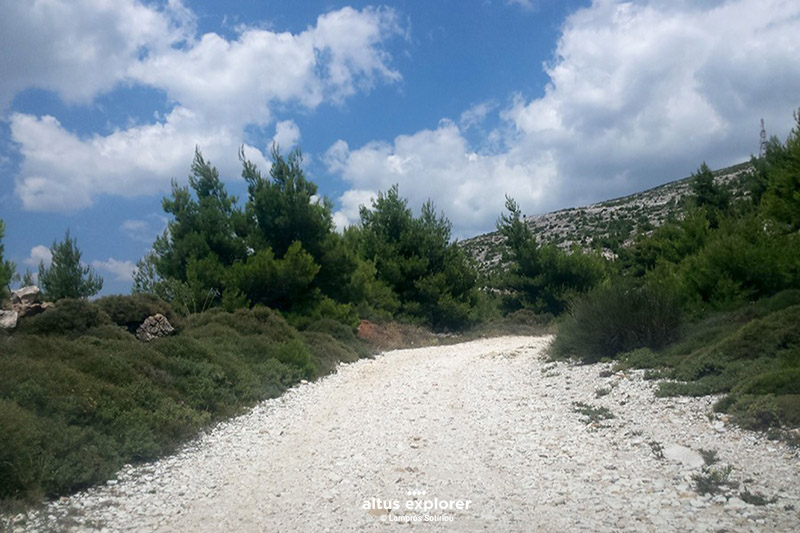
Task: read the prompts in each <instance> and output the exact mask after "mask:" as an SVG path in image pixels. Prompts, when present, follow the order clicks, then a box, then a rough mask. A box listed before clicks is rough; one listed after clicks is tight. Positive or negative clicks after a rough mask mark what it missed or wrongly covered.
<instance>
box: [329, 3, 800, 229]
mask: <svg viewBox="0 0 800 533" xmlns="http://www.w3.org/2000/svg"><path fill="white" fill-rule="evenodd" d="M798 34H800V4H798V3H796V2H782V1H780V0H771V1H761V0H731V1H727V2H724V1H717V2H714V3H711V4H709V3H695V2H674V1H669V0H651V1H643V2H637V3H633V2H621V1H615V0H595V1H594V2H593V3H592V5H591V6H590V7H587V8H585V9H581V10H579V11H577V12H576V13H574V14H573V15H572V16H570V17H569V18H568V19H567V20H566V22H565V24H564V26H563V29H562V34H561V37H560V39H559V41H558V46H557V49H556V52H555V55H554V58H553V60H552V62H551V63H549V64H548V65H545V70H546V72H547V74H548V75H549V77H550V82H549V84H548V85H547V87H546V90H545V94H544V95H543V96H542V97H540V98H535V99H532V100H525V99H523V97H522V96H519V95H516V96H514V97H513V101H512V103H511V104H510V105H509V106H507V108H506V109H504V110H502V111H501V113H500V116H501V118H502V119H503V121H504V122H503V124H502V125H501V127H499V128H497V129H496V130H494V131H492V132H491V133H490V134H489V135H488V136H487V137H488V139H489V142H488V143H487V145H488V146H490V147H491V150H490V151H489V152H488V153H475V151H474V149H473V148H472V147H471V146H470V145H469V143H468V142H467V141H466V139H465V138H464V132H465V131H466V129H468V128H469V127H470V126H471V125H472V124H474V123H475V121H476V120H482V117H485V116H486V115H485V114H484V110H483V109H481V108H480V107H473V108H471V109H469V110H467V111H465V113H464V114H463V115H462V118H461V120H460V126H461V127H460V128H459V127H458V126H456V125H455V124H453V123H450V122H443V123H442V124H440V126H439V127H438V128H436V129H435V130H422V131H419V132H416V133H414V134H411V135H401V136H398V137H397V138H395V139H394V141H393V142H391V143H387V142H370V143H367V144H366V145H364V146H362V147H360V148H357V149H352V148H351V147H349V146H348V145H347V143H345V142H344V141H339V142H337V143H335V144H334V145H332V146H331V148H330V149H329V150H328V153H327V154H326V163H327V164H328V169H329V171H330V172H333V173H337V174H340V175H341V176H342V177H343V178H344V179H345V180H346V181H347V182H349V183H350V184H351V188H352V190H353V191H365V190H368V191H375V190H379V189H380V190H386V189H387V188H388V187H389V186H391V184H392V183H399V185H400V192H401V194H402V195H404V196H406V197H408V198H409V199H410V200H411V204H412V205H413V206H415V207H418V206H419V204H420V203H421V202H422V201H424V200H425V199H426V198H427V197H431V198H432V199H433V200H434V201H435V202H436V203H437V205H438V207H439V208H442V209H444V210H445V212H446V213H447V215H448V216H449V218H450V219H451V220H452V221H453V223H454V226H455V228H456V230H457V231H456V232H457V233H458V234H460V235H462V236H463V235H469V234H471V233H473V232H477V231H487V230H491V229H492V227H493V223H494V221H495V220H496V218H497V216H498V215H499V214H500V212H501V210H502V208H503V206H502V203H503V195H504V194H508V195H510V196H513V197H514V198H516V199H517V200H518V202H519V203H520V204H521V206H522V208H523V210H524V211H525V212H527V213H538V212H543V211H546V210H550V209H554V208H559V207H564V206H566V205H578V204H582V203H586V202H591V201H598V200H602V199H607V198H612V197H615V196H619V195H622V194H626V193H630V192H633V191H636V190H641V189H643V188H647V187H650V186H654V185H656V184H659V183H663V182H665V181H667V180H670V179H677V178H680V177H683V176H687V175H688V174H689V173H690V172H691V171H693V170H695V169H696V168H697V167H698V166H699V165H700V163H701V162H703V161H704V160H705V161H707V162H708V163H709V164H710V165H711V166H724V165H728V164H732V163H735V162H740V161H743V160H746V159H747V158H748V157H749V155H750V154H751V153H755V152H757V151H758V133H759V119H760V118H761V117H763V118H764V119H765V120H766V123H767V125H768V128H769V130H770V133H776V134H779V135H780V136H784V135H785V134H786V133H788V131H789V128H790V127H791V125H792V111H793V110H794V109H795V107H796V106H797V105H798V100H797V88H798V87H800V63H798V61H797V58H798V57H800V40H798V39H797V35H798ZM489 112H490V111H488V110H487V111H486V112H485V113H489ZM348 201H349V200H348V197H347V193H345V195H344V196H342V198H341V199H340V203H341V205H342V206H343V207H342V210H341V211H340V213H339V215H338V216H339V218H340V219H347V220H349V221H350V222H352V221H353V218H352V212H353V211H352V206H350V205H349V204H348Z"/></svg>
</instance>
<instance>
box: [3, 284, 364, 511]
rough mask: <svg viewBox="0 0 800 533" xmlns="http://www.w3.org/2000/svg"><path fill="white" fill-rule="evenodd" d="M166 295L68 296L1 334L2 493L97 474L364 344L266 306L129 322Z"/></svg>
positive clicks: (161, 448) (171, 444)
mask: <svg viewBox="0 0 800 533" xmlns="http://www.w3.org/2000/svg"><path fill="white" fill-rule="evenodd" d="M167 307H168V306H167V305H166V303H165V302H163V301H158V300H155V299H150V298H143V297H140V296H139V297H130V296H114V297H107V298H102V299H100V300H98V301H96V302H91V303H90V302H87V301H86V300H69V299H65V300H62V301H60V302H58V304H57V305H56V306H55V308H54V309H52V310H49V311H47V312H46V313H43V314H41V315H38V316H36V317H33V318H31V319H29V320H25V321H23V322H22V323H21V326H22V327H21V328H20V330H19V331H18V332H16V333H15V334H14V335H13V336H5V337H3V338H0V352H2V354H3V355H2V357H0V427H2V428H3V446H2V447H0V498H4V499H8V498H29V499H33V498H39V497H41V496H56V495H59V494H64V493H69V492H71V491H74V490H77V489H81V488H84V487H86V486H89V485H91V484H92V483H95V482H98V481H103V480H105V479H107V478H108V477H109V476H111V475H112V474H113V473H114V472H115V471H116V470H117V469H119V468H120V467H121V466H122V465H123V464H124V463H126V462H131V461H143V460H148V459H152V458H155V457H157V456H159V455H161V454H164V453H167V452H170V451H171V450H174V449H175V447H176V446H177V445H179V444H180V443H181V442H183V440H185V439H186V438H188V437H190V436H193V435H195V434H196V433H197V431H198V430H200V429H201V428H204V427H206V426H207V425H208V424H209V423H211V422H213V421H215V420H219V419H221V418H224V417H228V416H230V415H233V414H235V413H238V412H240V411H241V410H242V409H243V408H245V407H247V406H250V405H252V404H254V403H255V402H257V401H259V400H262V399H265V398H270V397H274V396H277V395H279V394H280V393H281V392H283V391H284V390H285V389H286V388H287V387H290V386H292V385H294V384H295V383H297V382H298V381H300V380H301V379H313V378H314V377H316V376H318V375H321V374H324V373H327V372H329V371H330V370H331V369H332V368H333V366H334V365H335V364H336V363H338V362H340V361H354V360H356V359H358V358H359V356H361V355H363V354H365V353H366V351H367V350H368V347H366V346H365V345H363V344H361V343H360V342H359V341H358V340H357V339H356V337H355V335H354V334H353V331H352V329H351V328H347V327H342V325H341V324H340V323H338V322H331V321H325V320H322V321H318V322H314V323H311V324H309V327H308V328H307V329H306V330H305V331H302V332H300V331H297V330H296V329H294V328H293V327H292V326H290V325H289V324H288V323H287V322H286V320H284V318H283V317H281V316H280V315H279V314H278V313H276V312H275V311H272V310H270V309H268V308H265V307H255V308H253V309H240V310H237V311H235V312H234V313H229V312H227V311H224V310H223V309H219V308H218V309H213V310H211V311H208V312H205V313H202V314H196V315H192V316H189V317H187V318H185V319H182V320H180V321H178V322H176V324H175V325H176V326H178V327H179V329H180V333H179V334H177V335H174V336H171V337H165V338H161V339H156V340H154V341H152V342H150V343H146V344H145V343H141V342H139V341H138V340H137V339H136V338H135V337H134V336H133V335H132V334H131V333H130V328H131V323H132V322H134V321H135V320H133V319H137V318H136V317H139V316H141V315H142V314H145V313H149V312H151V311H157V310H164V309H165V308H167Z"/></svg>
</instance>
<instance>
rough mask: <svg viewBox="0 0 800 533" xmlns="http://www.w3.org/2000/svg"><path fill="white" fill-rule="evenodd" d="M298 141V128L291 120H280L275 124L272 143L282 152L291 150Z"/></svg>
mask: <svg viewBox="0 0 800 533" xmlns="http://www.w3.org/2000/svg"><path fill="white" fill-rule="evenodd" d="M299 140H300V128H299V127H298V126H297V124H295V123H294V121H293V120H282V121H280V122H278V123H277V124H275V135H273V137H272V142H273V143H275V144H277V145H278V147H279V148H281V149H283V150H291V149H292V148H294V146H295V145H296V144H297V142H298V141H299Z"/></svg>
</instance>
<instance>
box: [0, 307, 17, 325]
mask: <svg viewBox="0 0 800 533" xmlns="http://www.w3.org/2000/svg"><path fill="white" fill-rule="evenodd" d="M18 319H19V314H18V313H17V312H16V311H0V329H14V328H15V327H17V320H18Z"/></svg>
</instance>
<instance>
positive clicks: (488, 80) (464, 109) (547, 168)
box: [0, 0, 800, 294]
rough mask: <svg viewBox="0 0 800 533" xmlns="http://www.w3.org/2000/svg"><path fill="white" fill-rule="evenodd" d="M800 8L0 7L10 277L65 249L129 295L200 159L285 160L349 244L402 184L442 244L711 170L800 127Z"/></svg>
mask: <svg viewBox="0 0 800 533" xmlns="http://www.w3.org/2000/svg"><path fill="white" fill-rule="evenodd" d="M798 58H800V2H797V1H796V0H705V1H702V2H700V1H689V0H641V1H621V0H583V1H579V0H563V1H559V0H434V1H430V2H420V1H417V0H399V1H395V2H386V3H383V4H378V3H370V2H361V1H351V2H340V1H336V0H305V1H302V2H297V1H295V0H261V1H256V2H254V1H252V0H246V1H245V0H229V1H226V2H215V1H211V0H150V1H143V0H114V1H110V0H28V1H21V0H0V72H1V73H2V75H0V219H3V220H4V221H5V224H6V236H5V239H4V241H3V244H4V245H5V257H6V259H11V260H12V261H14V262H15V263H16V264H17V269H18V271H20V272H24V271H25V269H27V268H30V269H31V270H33V271H34V272H35V271H36V269H37V266H38V264H39V262H40V261H45V262H47V261H49V247H50V246H51V245H52V244H53V243H54V242H55V241H61V240H63V238H64V234H65V232H66V230H67V229H69V230H70V234H71V236H72V237H74V238H76V239H77V242H78V246H79V248H80V249H81V251H82V252H83V260H84V261H85V262H86V264H89V265H91V266H93V267H94V268H95V269H96V270H97V271H98V272H99V273H100V274H101V275H102V276H103V277H104V279H105V287H104V290H103V293H105V294H110V293H126V292H128V291H129V290H130V286H131V272H132V269H133V267H134V265H135V263H136V261H137V260H138V259H139V258H141V257H142V256H143V255H144V254H145V253H146V252H147V251H148V249H149V248H150V247H151V245H152V243H153V241H154V239H155V237H156V236H157V235H158V234H160V233H161V232H163V231H164V228H165V227H166V224H167V222H168V218H167V216H166V215H165V213H164V212H163V210H162V208H161V199H162V198H163V197H164V196H167V195H169V192H170V187H171V185H170V184H171V181H172V180H177V182H178V183H179V184H185V183H187V176H188V174H189V167H190V165H191V162H192V157H193V154H194V150H195V148H198V149H199V150H200V151H201V152H202V153H203V155H204V157H205V158H206V159H207V160H210V161H211V163H212V164H213V165H215V166H216V167H217V168H218V169H219V171H220V174H221V177H222V178H223V180H224V181H225V184H226V187H227V189H228V191H229V192H231V193H232V194H234V195H236V196H238V197H239V199H240V203H243V202H244V201H245V200H246V194H247V192H246V187H245V184H244V182H243V180H242V179H241V177H240V172H241V166H240V163H239V160H238V151H239V149H240V148H241V147H243V149H244V151H245V154H246V156H247V157H248V159H250V160H252V161H254V162H256V163H257V164H258V165H259V167H260V168H261V169H262V170H263V171H264V172H266V171H268V169H269V165H270V149H271V146H272V145H273V143H277V145H278V146H279V148H280V150H281V152H283V153H288V151H289V150H292V149H294V148H300V149H301V150H302V153H303V157H304V169H305V172H306V175H307V176H308V177H309V178H310V179H311V180H313V181H314V182H315V183H317V184H318V186H319V192H320V194H322V195H325V196H327V197H328V198H330V199H331V200H332V201H333V202H334V206H335V207H334V220H335V222H336V224H337V227H339V228H343V227H345V226H347V225H349V224H354V223H357V222H358V209H359V206H360V205H369V204H370V200H371V199H372V198H374V197H375V195H376V193H377V192H378V191H386V190H387V189H389V188H390V187H391V186H392V185H393V184H398V186H399V190H400V194H401V195H402V196H404V197H406V198H407V199H408V200H409V205H410V206H411V207H412V208H413V209H414V210H415V211H416V210H418V209H419V207H420V206H421V205H422V203H423V202H425V201H426V200H428V199H430V200H432V201H433V202H434V203H435V205H436V207H437V208H438V209H440V210H442V211H444V213H445V214H446V216H447V217H448V218H449V219H450V221H451V222H452V224H453V234H454V236H455V237H457V238H461V239H463V238H467V237H470V236H473V235H477V234H481V233H485V232H488V231H492V230H493V229H494V224H495V221H496V220H497V218H498V216H499V215H500V213H501V212H502V210H503V205H504V202H505V196H506V195H508V196H510V197H513V198H515V199H516V200H517V202H518V203H519V204H520V205H521V208H522V210H523V212H525V213H527V214H537V213H544V212H548V211H552V210H555V209H560V208H564V207H570V206H576V205H583V204H587V203H591V202H596V201H601V200H605V199H610V198H615V197H618V196H622V195H625V194H629V193H632V192H636V191H640V190H643V189H647V188H650V187H653V186H656V185H659V184H661V183H665V182H667V181H671V180H674V179H678V178H682V177H685V176H688V175H689V174H691V172H693V171H694V170H696V169H697V168H698V167H699V166H700V164H701V163H702V162H707V163H708V164H709V166H711V167H712V168H722V167H725V166H728V165H731V164H734V163H738V162H742V161H746V160H747V159H749V157H750V156H751V155H752V154H755V153H757V152H758V149H759V133H760V120H761V119H762V118H763V119H764V121H765V124H766V129H767V133H768V135H770V136H772V135H776V136H778V137H779V138H780V139H782V140H783V139H785V138H786V136H787V135H788V133H789V131H790V130H791V128H792V126H793V124H794V119H793V117H792V115H793V112H794V110H796V109H797V108H798V107H800V60H798Z"/></svg>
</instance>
